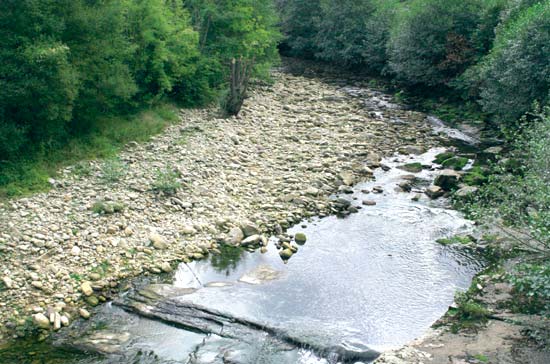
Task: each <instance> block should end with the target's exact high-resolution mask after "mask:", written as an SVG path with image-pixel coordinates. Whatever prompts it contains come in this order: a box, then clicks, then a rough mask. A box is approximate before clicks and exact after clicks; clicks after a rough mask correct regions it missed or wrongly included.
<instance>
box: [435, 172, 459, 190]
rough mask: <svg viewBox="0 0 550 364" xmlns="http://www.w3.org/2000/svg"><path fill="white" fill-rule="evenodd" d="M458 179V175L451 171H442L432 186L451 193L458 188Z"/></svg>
mask: <svg viewBox="0 0 550 364" xmlns="http://www.w3.org/2000/svg"><path fill="white" fill-rule="evenodd" d="M460 179H461V175H460V173H458V172H456V171H454V170H452V169H444V170H443V171H441V172H440V173H439V175H438V176H437V177H436V178H435V181H434V185H436V186H439V187H441V188H442V189H443V190H445V191H451V190H453V189H455V188H456V187H457V186H458V182H460Z"/></svg>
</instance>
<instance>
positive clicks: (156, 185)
mask: <svg viewBox="0 0 550 364" xmlns="http://www.w3.org/2000/svg"><path fill="white" fill-rule="evenodd" d="M179 177H180V174H179V173H177V172H174V171H171V170H168V169H167V170H164V171H161V170H159V171H158V172H157V176H156V178H155V181H154V182H153V185H152V187H151V189H152V190H153V191H155V192H161V193H164V194H165V195H175V194H176V193H177V192H178V189H180V188H181V186H182V185H181V183H180V182H179V181H178V178H179Z"/></svg>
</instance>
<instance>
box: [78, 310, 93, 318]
mask: <svg viewBox="0 0 550 364" xmlns="http://www.w3.org/2000/svg"><path fill="white" fill-rule="evenodd" d="M78 314H79V315H80V317H82V318H83V319H85V320H87V319H89V318H90V312H88V310H86V309H85V308H81V309H79V310H78Z"/></svg>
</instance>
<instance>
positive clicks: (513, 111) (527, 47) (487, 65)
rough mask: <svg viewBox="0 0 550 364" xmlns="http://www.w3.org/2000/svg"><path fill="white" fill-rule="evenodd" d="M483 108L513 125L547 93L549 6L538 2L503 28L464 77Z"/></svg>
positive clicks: (549, 80)
mask: <svg viewBox="0 0 550 364" xmlns="http://www.w3.org/2000/svg"><path fill="white" fill-rule="evenodd" d="M465 78H466V79H468V81H469V83H470V85H471V87H473V88H475V89H478V90H479V94H480V97H481V101H480V103H481V105H482V106H483V109H484V110H485V111H486V112H488V113H492V114H494V115H495V120H496V121H498V122H503V121H504V122H507V124H508V125H509V124H511V123H513V122H514V121H515V120H516V119H517V118H519V117H520V116H521V115H523V114H524V113H525V112H527V111H529V109H530V108H531V106H532V104H533V102H534V101H538V102H540V103H542V104H544V103H545V102H547V101H548V100H549V92H550V3H548V2H540V3H537V4H535V5H533V6H531V7H529V8H527V9H525V10H523V11H522V12H520V13H519V14H518V15H517V16H516V17H512V19H511V21H510V22H509V23H508V24H505V25H503V27H502V29H500V31H499V32H498V35H497V38H496V39H495V44H494V47H493V49H492V51H491V53H490V54H489V55H488V56H487V57H486V58H485V59H484V60H483V61H482V62H481V63H480V64H479V65H477V66H476V67H474V68H472V69H471V70H469V71H468V73H467V74H466V75H465Z"/></svg>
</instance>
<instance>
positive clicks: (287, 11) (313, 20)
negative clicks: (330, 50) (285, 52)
mask: <svg viewBox="0 0 550 364" xmlns="http://www.w3.org/2000/svg"><path fill="white" fill-rule="evenodd" d="M278 8H279V13H280V14H281V28H282V30H283V32H284V34H285V36H286V39H285V44H286V45H287V46H288V47H289V48H290V50H289V53H290V55H292V56H299V57H305V58H313V57H314V56H315V55H316V54H317V53H318V52H319V47H318V46H317V40H316V38H317V36H318V34H319V29H320V25H321V23H322V20H321V19H322V14H323V10H322V7H321V0H286V1H281V2H279V6H278Z"/></svg>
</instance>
